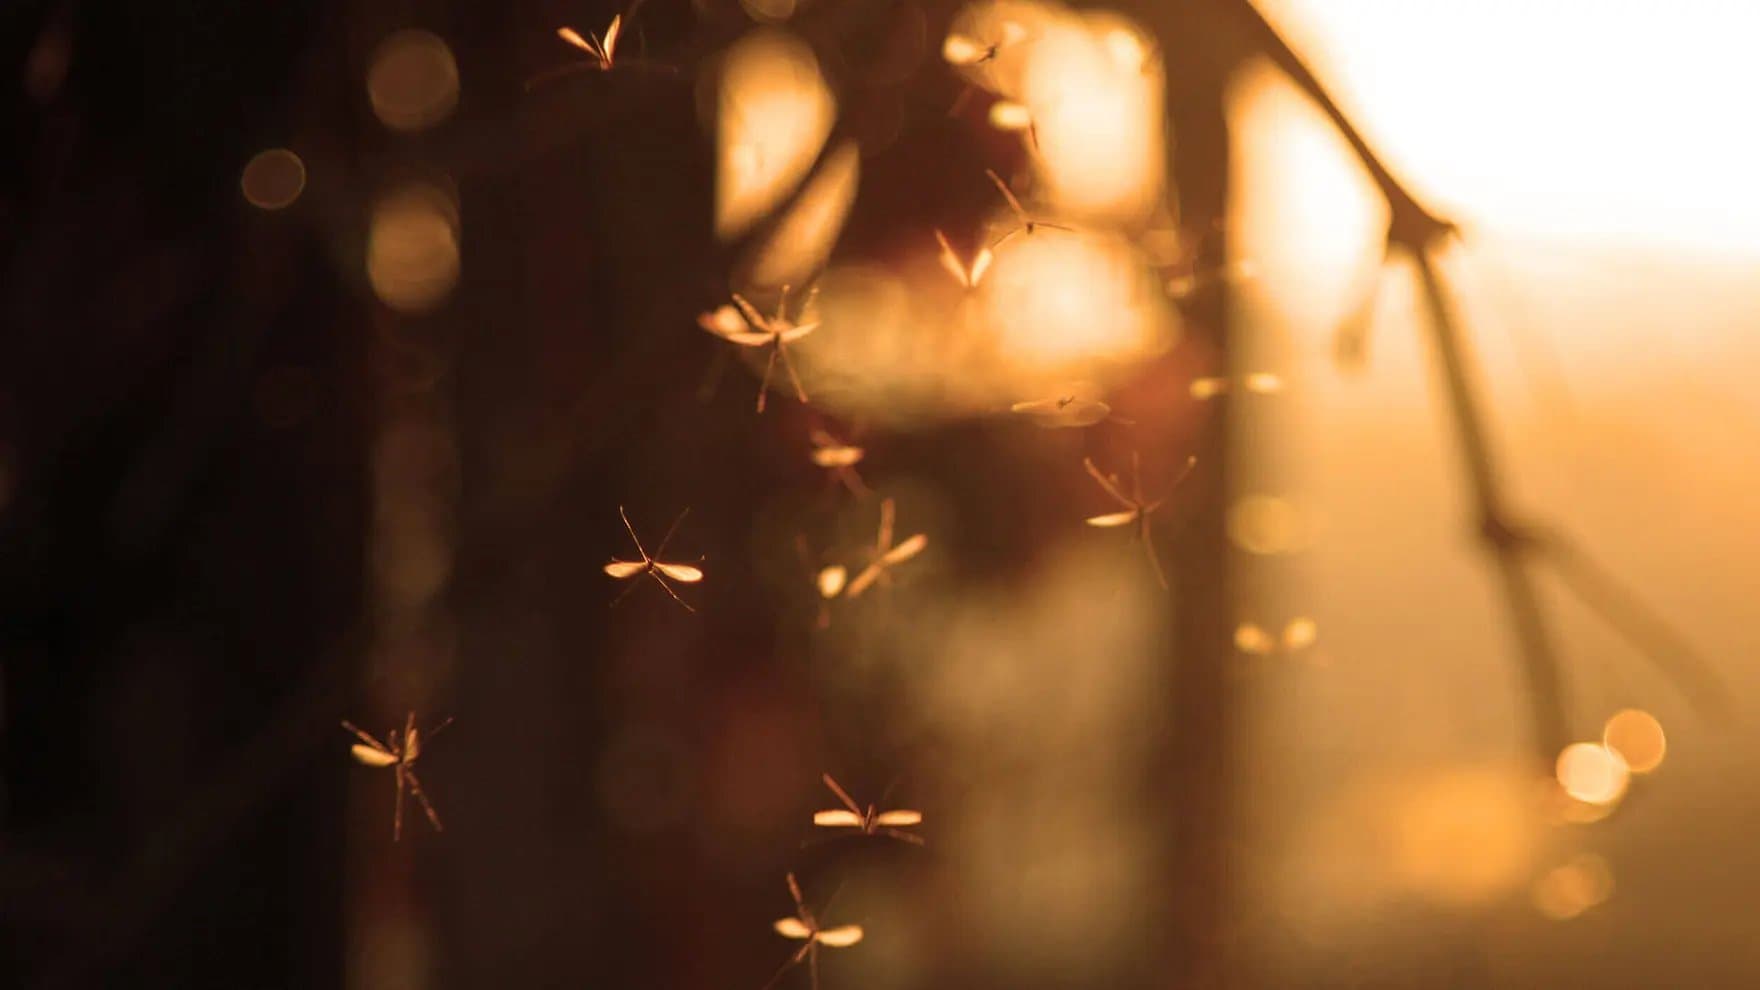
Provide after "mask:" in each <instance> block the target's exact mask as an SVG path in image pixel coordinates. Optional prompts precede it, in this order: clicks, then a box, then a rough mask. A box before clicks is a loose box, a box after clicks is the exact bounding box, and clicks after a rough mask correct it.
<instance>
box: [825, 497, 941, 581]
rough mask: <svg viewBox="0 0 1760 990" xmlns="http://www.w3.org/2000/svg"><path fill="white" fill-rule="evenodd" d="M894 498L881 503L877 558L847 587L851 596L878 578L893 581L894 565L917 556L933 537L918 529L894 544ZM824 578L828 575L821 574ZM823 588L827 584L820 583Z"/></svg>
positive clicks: (875, 553) (875, 545) (875, 551)
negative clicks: (917, 531)
mask: <svg viewBox="0 0 1760 990" xmlns="http://www.w3.org/2000/svg"><path fill="white" fill-rule="evenodd" d="M894 508H895V507H894V506H893V504H892V499H886V500H885V501H883V502H881V503H880V533H879V535H878V536H876V537H875V539H874V556H873V561H872V562H871V563H869V564H868V566H867V567H866V568H865V569H864V570H863V571H862V572H861V573H860V574H857V575H856V576H855V578H854V579H852V580H851V581H850V582H849V584H848V585H847V586H846V587H844V588H843V589H842V590H843V594H844V596H845V597H847V598H856V597H858V596H860V595H861V593H862V592H864V591H866V590H868V586H869V585H871V584H873V583H874V582H876V581H880V582H882V583H885V584H890V583H891V582H892V575H891V573H890V572H891V570H892V568H893V567H894V566H896V565H898V564H902V563H904V562H905V561H907V560H909V559H911V558H912V557H915V556H916V555H917V554H919V553H922V552H923V548H924V547H926V546H928V545H929V537H928V536H926V535H924V534H922V533H918V534H917V535H915V536H912V537H910V538H909V539H907V540H905V541H904V542H903V543H900V544H899V545H897V546H893V545H892V520H893V515H894ZM820 577H821V579H822V580H823V577H824V575H823V574H821V575H820ZM820 588H821V591H822V590H823V588H824V585H823V584H821V585H820Z"/></svg>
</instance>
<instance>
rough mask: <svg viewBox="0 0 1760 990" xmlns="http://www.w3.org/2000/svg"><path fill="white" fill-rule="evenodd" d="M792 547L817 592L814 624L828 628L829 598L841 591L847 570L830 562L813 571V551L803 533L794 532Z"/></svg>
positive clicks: (845, 580)
mask: <svg viewBox="0 0 1760 990" xmlns="http://www.w3.org/2000/svg"><path fill="white" fill-rule="evenodd" d="M794 548H795V552H796V553H797V554H798V555H799V556H800V559H801V569H802V570H803V571H805V572H806V574H807V575H808V576H809V578H810V579H811V580H812V582H813V587H814V589H815V590H817V591H818V593H819V618H818V620H817V621H816V622H815V623H814V625H815V627H816V628H819V629H829V628H831V599H833V598H836V597H837V596H838V595H839V594H841V593H842V592H843V586H844V585H845V584H847V583H848V581H849V571H848V570H847V569H846V568H845V567H844V566H843V565H842V564H832V565H830V566H828V567H821V568H819V569H818V570H816V571H815V570H814V569H813V565H814V557H813V551H812V549H811V548H810V547H808V546H807V537H806V535H805V534H804V533H797V534H795V538H794Z"/></svg>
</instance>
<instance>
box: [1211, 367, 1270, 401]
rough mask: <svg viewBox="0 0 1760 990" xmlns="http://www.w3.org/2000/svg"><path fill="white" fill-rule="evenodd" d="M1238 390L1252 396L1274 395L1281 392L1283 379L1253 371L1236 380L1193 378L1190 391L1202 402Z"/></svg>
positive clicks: (1267, 373) (1266, 372) (1265, 372)
mask: <svg viewBox="0 0 1760 990" xmlns="http://www.w3.org/2000/svg"><path fill="white" fill-rule="evenodd" d="M1235 388H1239V389H1240V390H1241V391H1243V392H1250V393H1252V394H1254V395H1276V394H1277V393H1279V392H1281V391H1283V377H1282V376H1281V375H1276V374H1273V373H1271V372H1269V371H1254V372H1250V373H1248V374H1245V375H1242V376H1240V378H1238V379H1231V378H1221V377H1209V378H1194V379H1192V384H1191V387H1190V391H1191V394H1192V398H1194V399H1197V400H1198V401H1200V402H1202V401H1203V400H1205V399H1214V398H1216V397H1217V396H1219V395H1222V394H1223V393H1225V392H1229V391H1232V390H1234V389H1235Z"/></svg>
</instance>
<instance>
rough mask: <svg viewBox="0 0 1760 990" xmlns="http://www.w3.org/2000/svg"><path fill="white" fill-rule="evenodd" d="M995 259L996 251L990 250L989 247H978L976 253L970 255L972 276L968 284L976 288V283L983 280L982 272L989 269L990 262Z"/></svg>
mask: <svg viewBox="0 0 1760 990" xmlns="http://www.w3.org/2000/svg"><path fill="white" fill-rule="evenodd" d="M995 260H996V253H995V252H993V251H991V250H990V248H988V247H981V248H979V249H978V253H977V254H976V255H974V256H973V257H972V278H971V282H970V284H971V286H972V287H973V288H977V285H978V283H979V282H982V281H984V273H985V272H987V271H989V270H990V262H992V261H995Z"/></svg>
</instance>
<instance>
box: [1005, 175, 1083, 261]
mask: <svg viewBox="0 0 1760 990" xmlns="http://www.w3.org/2000/svg"><path fill="white" fill-rule="evenodd" d="M984 174H985V175H987V176H989V177H990V181H991V182H993V183H995V184H996V188H997V190H998V191H1000V192H1001V193H1002V198H1003V199H1005V200H1007V201H1008V208H1009V209H1010V210H1011V211H1013V213H1014V217H1015V219H1016V220H1018V221H1019V222H1020V226H1018V227H1013V228H1011V229H1010V230H1009V232H1008V233H1006V234H1003V235H1002V236H1001V237H998V238H997V239H996V242H995V243H994V244H991V245H990V247H991V248H992V249H994V248H999V247H1001V246H1002V245H1003V244H1005V243H1007V241H1008V239H1009V238H1011V237H1013V236H1014V235H1016V234H1019V233H1023V232H1024V233H1026V234H1027V236H1029V237H1031V236H1032V235H1033V232H1034V231H1037V230H1038V229H1039V228H1040V227H1044V228H1045V229H1047V230H1065V231H1074V230H1075V228H1074V227H1066V226H1064V225H1063V224H1060V223H1051V222H1049V221H1046V220H1040V219H1038V218H1036V217H1034V216H1033V215H1032V214H1030V213H1028V212H1027V208H1026V207H1025V206H1022V205H1021V201H1020V199H1019V197H1017V196H1015V194H1014V190H1013V189H1010V188H1009V187H1008V183H1006V182H1004V181H1002V176H1000V175H997V174H996V172H995V170H994V169H988V168H987V169H985V170H984Z"/></svg>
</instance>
